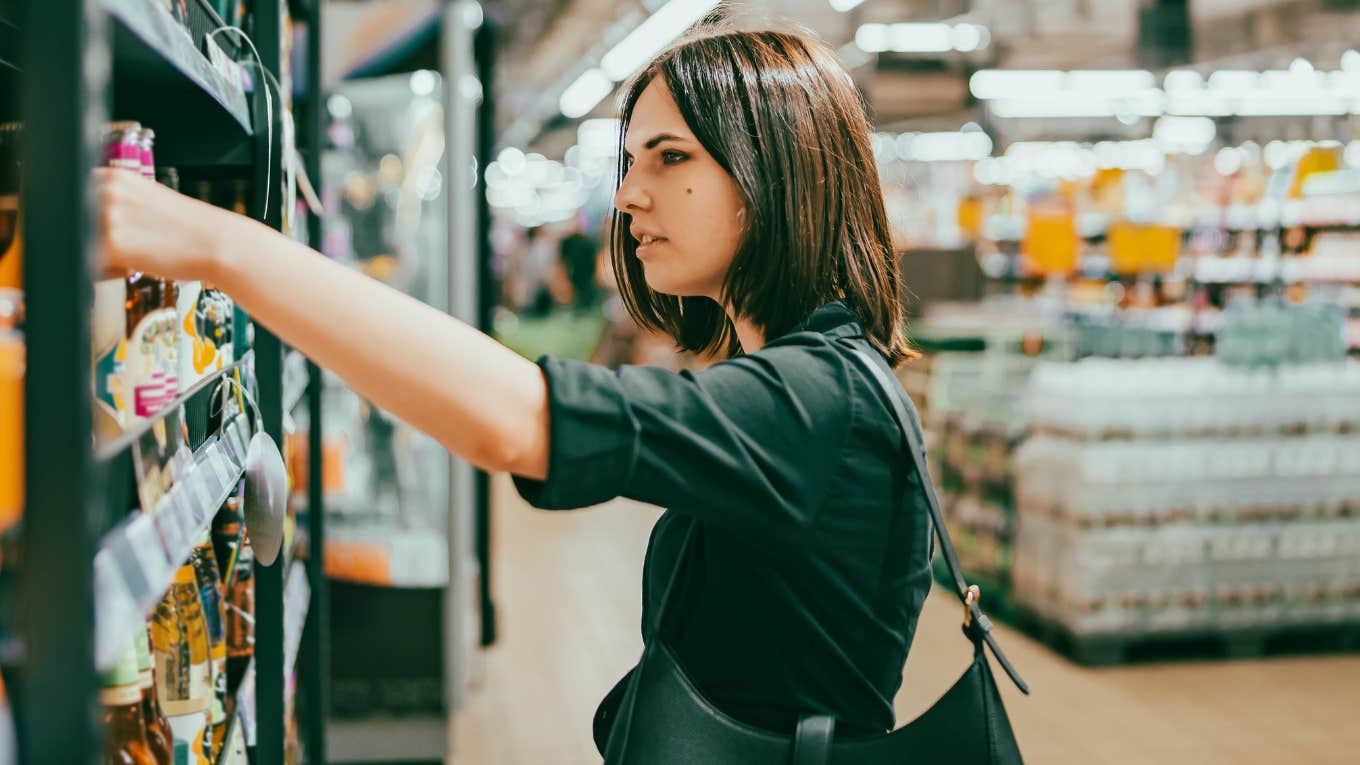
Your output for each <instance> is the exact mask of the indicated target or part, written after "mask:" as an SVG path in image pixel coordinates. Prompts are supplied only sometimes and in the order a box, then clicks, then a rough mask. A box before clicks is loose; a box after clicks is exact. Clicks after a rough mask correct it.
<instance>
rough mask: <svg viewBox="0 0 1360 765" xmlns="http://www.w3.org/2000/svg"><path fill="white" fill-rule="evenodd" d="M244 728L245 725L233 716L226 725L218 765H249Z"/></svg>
mask: <svg viewBox="0 0 1360 765" xmlns="http://www.w3.org/2000/svg"><path fill="white" fill-rule="evenodd" d="M244 728H245V724H244V723H243V722H242V721H241V718H240V717H238V716H233V717H232V719H231V721H230V722H229V723H228V724H227V740H226V743H225V744H224V746H223V747H222V754H221V756H220V757H219V758H218V760H217V761H218V763H219V765H249V762H250V761H249V759H248V758H247V756H246V737H245V732H244Z"/></svg>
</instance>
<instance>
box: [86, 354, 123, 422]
mask: <svg viewBox="0 0 1360 765" xmlns="http://www.w3.org/2000/svg"><path fill="white" fill-rule="evenodd" d="M126 362H127V343H126V342H124V341H123V340H119V341H118V342H116V343H114V344H113V345H111V346H109V347H108V348H105V349H104V350H102V351H100V352H99V353H98V354H96V355H95V359H94V400H95V402H96V403H98V404H99V408H100V409H102V410H103V411H104V412H105V413H107V414H108V415H109V416H110V417H112V418H114V420H116V421H118V422H122V421H123V412H124V411H125V410H126V409H127V363H126Z"/></svg>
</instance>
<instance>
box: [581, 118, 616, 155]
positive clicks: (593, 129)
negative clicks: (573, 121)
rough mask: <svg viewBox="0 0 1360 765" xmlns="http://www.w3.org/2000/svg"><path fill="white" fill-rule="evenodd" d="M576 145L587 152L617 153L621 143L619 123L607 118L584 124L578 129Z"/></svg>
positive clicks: (588, 121)
mask: <svg viewBox="0 0 1360 765" xmlns="http://www.w3.org/2000/svg"><path fill="white" fill-rule="evenodd" d="M576 143H578V144H579V145H580V146H581V147H582V148H583V150H586V151H594V152H599V151H608V152H611V153H612V152H615V151H616V150H617V149H618V143H619V121H618V120H617V119H610V118H606V119H593V120H586V121H585V122H582V123H581V125H580V126H579V127H577V128H576Z"/></svg>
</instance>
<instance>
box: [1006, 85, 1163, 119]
mask: <svg viewBox="0 0 1360 765" xmlns="http://www.w3.org/2000/svg"><path fill="white" fill-rule="evenodd" d="M989 106H990V108H991V111H992V113H993V114H994V115H996V116H997V117H1002V118H1008V119H1022V118H1043V117H1120V118H1123V119H1126V120H1135V121H1136V120H1137V119H1138V118H1141V117H1158V116H1161V114H1162V112H1163V108H1162V107H1163V98H1162V94H1161V92H1160V91H1156V90H1153V91H1150V92H1148V93H1146V94H1144V95H1141V96H1139V97H1136V98H1098V97H1095V96H1094V95H1091V94H1080V93H1057V94H1054V95H1053V96H1050V97H1048V98H1003V99H998V100H994V101H992V102H991V103H990V104H989Z"/></svg>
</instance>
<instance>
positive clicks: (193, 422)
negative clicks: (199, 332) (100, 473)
mask: <svg viewBox="0 0 1360 765" xmlns="http://www.w3.org/2000/svg"><path fill="white" fill-rule="evenodd" d="M250 360H251V359H250V355H249V354H247V355H246V357H245V358H244V359H241V360H240V361H237V362H236V363H234V364H232V365H230V366H227V367H224V368H222V369H219V370H217V371H216V372H213V373H212V374H211V375H208V376H207V377H205V378H203V379H202V380H199V381H198V382H197V383H194V385H193V386H191V387H190V388H189V389H188V390H186V391H184V392H183V393H181V394H180V396H179V398H177V399H175V401H174V402H173V403H171V404H170V405H169V406H167V407H165V408H164V409H162V410H161V412H160V414H159V415H157V416H156V417H152V418H149V419H147V420H146V421H145V422H141V423H138V424H137V426H136V427H134V428H132V429H131V430H128V431H127V432H126V433H124V434H123V435H122V436H120V437H119V438H118V439H116V440H114V441H110V442H109V443H107V444H105V445H104V446H102V447H100V448H99V449H97V450H96V451H95V460H96V461H98V462H105V463H108V462H113V461H115V460H117V459H118V458H120V457H128V456H130V452H131V450H132V445H133V444H135V443H136V442H137V439H139V438H141V437H142V436H143V435H145V434H146V433H147V432H148V431H149V430H151V428H152V427H154V426H155V424H156V423H157V422H159V421H160V420H162V419H164V418H165V417H167V416H169V415H170V414H171V413H172V412H175V411H176V410H178V409H179V407H181V406H182V407H184V408H185V417H186V419H187V420H188V422H189V438H190V447H191V448H197V447H198V444H199V443H201V442H202V441H203V438H204V437H205V435H206V432H205V430H206V426H207V425H206V422H207V418H208V416H209V415H210V414H211V411H210V409H211V404H212V396H213V393H214V392H215V391H216V390H217V389H218V386H219V384H221V383H222V381H223V380H224V379H225V378H227V377H229V376H231V375H232V374H234V373H235V372H236V371H237V370H238V369H242V368H248V367H249V364H250Z"/></svg>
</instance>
